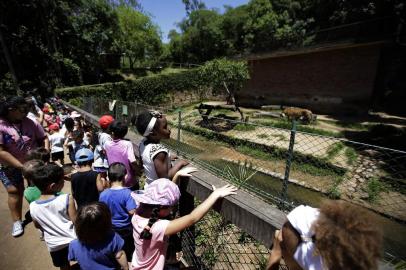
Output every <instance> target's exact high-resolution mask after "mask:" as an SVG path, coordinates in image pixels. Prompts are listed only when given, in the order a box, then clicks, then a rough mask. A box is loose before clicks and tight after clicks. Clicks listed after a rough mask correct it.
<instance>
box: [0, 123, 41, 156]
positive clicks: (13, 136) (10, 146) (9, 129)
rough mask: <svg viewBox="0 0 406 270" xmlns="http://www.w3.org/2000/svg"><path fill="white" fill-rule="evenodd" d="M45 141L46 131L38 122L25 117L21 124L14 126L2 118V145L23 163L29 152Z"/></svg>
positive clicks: (0, 127) (0, 140)
mask: <svg viewBox="0 0 406 270" xmlns="http://www.w3.org/2000/svg"><path fill="white" fill-rule="evenodd" d="M44 139H45V132H44V129H43V128H42V127H41V125H40V124H38V123H37V122H36V121H32V120H31V119H29V118H27V117H25V118H24V119H23V120H22V121H21V123H17V124H12V123H10V122H8V121H7V120H5V119H3V118H0V144H1V145H3V147H4V149H5V150H6V151H7V152H9V153H10V154H12V155H13V156H14V157H15V158H16V159H18V160H19V161H20V162H22V163H23V162H25V156H26V155H27V153H28V151H30V150H32V149H35V148H37V147H38V146H40V145H41V144H42V143H43V140H44Z"/></svg>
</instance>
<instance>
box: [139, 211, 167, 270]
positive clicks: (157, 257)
mask: <svg viewBox="0 0 406 270" xmlns="http://www.w3.org/2000/svg"><path fill="white" fill-rule="evenodd" d="M148 220H149V219H148V218H143V217H140V216H139V215H134V216H133V218H132V220H131V222H132V224H133V228H134V230H133V231H134V233H133V235H134V244H135V250H134V254H133V260H132V262H131V269H132V270H138V269H140V270H141V269H144V270H162V269H164V265H165V255H166V250H167V248H168V239H169V238H168V237H166V236H165V231H166V228H167V227H168V224H169V222H170V221H169V220H165V219H160V220H158V221H157V222H155V223H154V225H152V228H151V233H152V238H151V240H145V239H141V238H140V234H141V232H142V231H143V230H144V228H145V226H147V224H148Z"/></svg>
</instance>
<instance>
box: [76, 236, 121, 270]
mask: <svg viewBox="0 0 406 270" xmlns="http://www.w3.org/2000/svg"><path fill="white" fill-rule="evenodd" d="M123 246H124V240H123V239H122V238H121V237H120V235H118V234H117V233H115V232H113V233H111V234H110V235H109V237H108V239H106V241H105V242H104V243H101V244H95V245H90V244H84V243H82V242H80V241H79V240H78V239H76V240H73V241H72V242H70V244H69V254H68V259H69V260H70V261H77V262H78V263H79V265H80V269H82V270H88V269H89V270H93V269H97V270H107V269H109V270H110V269H111V270H114V269H117V268H118V266H119V264H118V263H117V261H116V254H117V252H119V251H120V250H122V249H123Z"/></svg>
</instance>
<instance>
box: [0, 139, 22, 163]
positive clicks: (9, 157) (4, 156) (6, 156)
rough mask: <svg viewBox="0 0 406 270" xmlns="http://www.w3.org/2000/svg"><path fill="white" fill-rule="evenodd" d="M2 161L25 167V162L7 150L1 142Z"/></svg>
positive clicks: (0, 157)
mask: <svg viewBox="0 0 406 270" xmlns="http://www.w3.org/2000/svg"><path fill="white" fill-rule="evenodd" d="M0 162H1V163H4V164H6V165H8V166H11V167H14V168H17V169H22V168H23V164H22V163H21V162H20V161H19V160H18V159H16V158H15V157H14V156H13V155H12V154H10V153H9V152H7V151H6V150H5V149H4V146H3V145H1V144H0Z"/></svg>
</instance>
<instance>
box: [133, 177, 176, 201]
mask: <svg viewBox="0 0 406 270" xmlns="http://www.w3.org/2000/svg"><path fill="white" fill-rule="evenodd" d="M132 197H133V198H134V199H135V200H136V201H137V202H140V203H145V204H153V205H161V206H172V205H175V204H176V203H177V202H178V201H179V198H180V191H179V188H178V186H177V185H176V184H175V183H174V182H172V181H171V180H169V179H166V178H160V179H157V180H155V181H154V182H152V183H151V184H149V185H148V187H147V188H146V189H145V191H144V193H141V194H136V193H133V194H132Z"/></svg>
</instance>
